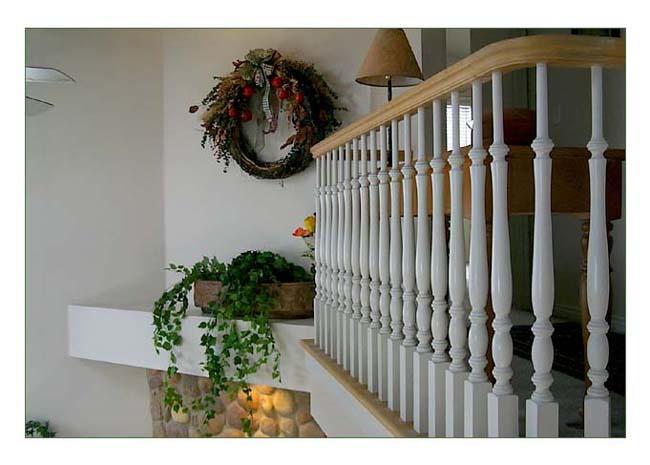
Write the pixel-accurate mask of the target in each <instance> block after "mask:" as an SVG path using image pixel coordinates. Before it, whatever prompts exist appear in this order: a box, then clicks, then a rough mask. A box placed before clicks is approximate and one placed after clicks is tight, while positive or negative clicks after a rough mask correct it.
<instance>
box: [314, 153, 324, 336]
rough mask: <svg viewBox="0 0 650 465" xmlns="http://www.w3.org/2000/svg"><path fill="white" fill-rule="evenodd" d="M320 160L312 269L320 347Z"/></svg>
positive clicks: (315, 322)
mask: <svg viewBox="0 0 650 465" xmlns="http://www.w3.org/2000/svg"><path fill="white" fill-rule="evenodd" d="M321 162H322V158H320V157H319V158H317V159H316V189H315V196H314V197H315V202H316V231H315V233H314V248H315V249H314V268H315V272H316V273H315V276H314V283H315V284H316V289H315V297H314V342H315V344H316V345H320V339H321V338H320V331H321V325H320V315H321V308H322V306H321V300H322V297H323V291H322V289H321V279H320V278H321V274H322V273H321V270H322V261H321V251H322V247H321V244H320V238H321V236H322V234H321V227H322V218H321V213H322V208H321V201H322V189H323V185H322V183H321V172H322V169H321V164H322V163H321Z"/></svg>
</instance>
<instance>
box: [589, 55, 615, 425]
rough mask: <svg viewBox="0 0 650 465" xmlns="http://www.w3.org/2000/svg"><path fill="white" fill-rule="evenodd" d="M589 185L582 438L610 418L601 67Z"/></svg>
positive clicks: (594, 75)
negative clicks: (586, 368) (586, 379)
mask: <svg viewBox="0 0 650 465" xmlns="http://www.w3.org/2000/svg"><path fill="white" fill-rule="evenodd" d="M587 148H588V149H589V151H590V152H591V158H590V159H589V184H590V192H591V201H590V208H589V211H590V215H589V245H588V249H587V305H588V306H589V316H590V320H589V324H587V329H588V330H589V339H588V341H587V358H588V361H589V371H588V373H587V375H588V376H589V379H590V380H591V386H589V388H588V389H587V395H586V396H585V403H584V412H585V437H609V436H610V435H611V417H610V404H609V391H608V390H607V388H606V387H605V381H607V377H608V373H607V362H608V360H609V344H608V342H607V331H608V330H609V325H608V324H607V321H606V320H605V316H606V314H607V306H608V302H609V253H608V247H607V225H606V221H607V219H606V212H605V205H606V199H605V176H606V169H607V160H606V159H605V156H604V153H605V150H607V142H606V141H605V138H604V135H603V68H602V67H601V66H593V67H592V68H591V140H590V141H589V144H587Z"/></svg>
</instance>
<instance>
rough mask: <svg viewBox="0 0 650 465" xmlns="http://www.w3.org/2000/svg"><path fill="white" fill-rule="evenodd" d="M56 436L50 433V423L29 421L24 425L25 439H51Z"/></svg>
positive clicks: (52, 432)
mask: <svg viewBox="0 0 650 465" xmlns="http://www.w3.org/2000/svg"><path fill="white" fill-rule="evenodd" d="M55 436H56V433H55V432H54V431H50V422H49V421H46V422H45V423H41V422H40V421H34V420H30V421H28V422H27V423H25V437H26V438H53V437H55Z"/></svg>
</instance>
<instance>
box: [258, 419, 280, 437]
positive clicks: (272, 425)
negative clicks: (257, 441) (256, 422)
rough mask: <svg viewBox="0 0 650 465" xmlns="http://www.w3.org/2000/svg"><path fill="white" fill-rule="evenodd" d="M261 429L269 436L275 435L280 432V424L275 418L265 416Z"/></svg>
mask: <svg viewBox="0 0 650 465" xmlns="http://www.w3.org/2000/svg"><path fill="white" fill-rule="evenodd" d="M260 431H261V432H262V433H264V434H266V435H268V436H271V437H275V436H277V434H278V425H277V423H276V422H275V420H274V419H273V418H265V419H264V420H262V422H261V424H260Z"/></svg>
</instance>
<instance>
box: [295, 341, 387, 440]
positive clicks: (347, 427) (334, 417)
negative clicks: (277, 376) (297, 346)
mask: <svg viewBox="0 0 650 465" xmlns="http://www.w3.org/2000/svg"><path fill="white" fill-rule="evenodd" d="M305 355H306V357H307V369H308V370H309V382H310V388H309V392H310V393H311V415H312V417H314V420H316V422H317V423H318V424H319V426H320V427H321V429H322V430H323V432H325V434H326V435H327V437H329V438H331V437H334V438H336V437H339V438H354V437H361V438H366V437H371V438H373V437H374V438H389V437H394V436H393V434H391V432H390V431H389V430H388V429H387V428H386V427H385V426H384V425H382V423H381V422H380V421H379V420H377V418H375V416H374V415H373V414H372V413H370V412H369V411H368V410H367V409H366V407H364V406H363V404H361V402H359V401H358V400H357V399H356V398H355V397H354V396H353V395H352V394H351V393H350V392H349V391H348V390H347V389H345V387H343V386H342V385H341V384H340V383H339V381H337V380H336V378H334V377H333V376H332V375H331V374H329V373H328V371H327V370H326V369H325V368H323V366H322V365H321V364H320V363H319V362H318V361H316V360H314V358H312V356H311V355H310V354H308V353H305Z"/></svg>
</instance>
